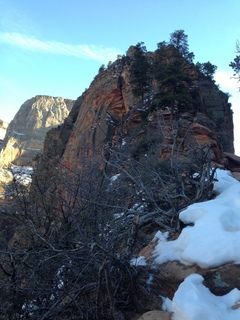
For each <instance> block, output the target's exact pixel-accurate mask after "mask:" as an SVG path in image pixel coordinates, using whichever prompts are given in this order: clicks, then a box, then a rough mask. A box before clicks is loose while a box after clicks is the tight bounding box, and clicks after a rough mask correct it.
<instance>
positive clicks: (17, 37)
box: [0, 32, 121, 63]
mask: <svg viewBox="0 0 240 320" xmlns="http://www.w3.org/2000/svg"><path fill="white" fill-rule="evenodd" d="M0 42H2V43H7V44H11V45H15V46H18V47H21V48H23V49H27V50H34V51H43V52H48V53H52V54H60V55H67V56H73V57H76V58H81V59H92V60H97V61H101V62H105V63H106V62H108V61H110V60H111V61H114V60H116V58H117V55H118V54H119V53H121V52H119V50H117V49H115V48H102V47H98V46H94V45H92V46H89V45H71V44H67V43H61V42H55V41H41V40H38V39H36V38H34V37H27V36H24V35H21V34H19V33H8V32H5V33H4V32H0Z"/></svg>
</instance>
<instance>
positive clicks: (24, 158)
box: [0, 96, 74, 165]
mask: <svg viewBox="0 0 240 320" xmlns="http://www.w3.org/2000/svg"><path fill="white" fill-rule="evenodd" d="M73 103H74V101H73V100H67V99H63V98H55V97H49V96H36V97H34V98H32V99H29V100H27V101H26V102H25V103H24V104H23V105H22V106H21V107H20V109H19V111H18V112H17V114H16V115H15V117H14V119H13V120H12V121H11V123H10V124H9V126H8V129H7V132H6V136H5V138H4V141H3V144H2V148H1V155H0V162H1V165H6V164H8V163H9V162H13V163H14V164H17V165H27V164H28V163H29V162H31V160H32V158H33V157H34V155H35V154H37V153H39V152H41V151H42V149H43V143H44V139H45V135H46V133H47V131H49V130H50V129H51V128H53V127H56V126H58V125H59V124H61V123H62V122H63V121H64V119H65V118H66V117H67V116H68V114H69V111H70V110H71V108H72V105H73Z"/></svg>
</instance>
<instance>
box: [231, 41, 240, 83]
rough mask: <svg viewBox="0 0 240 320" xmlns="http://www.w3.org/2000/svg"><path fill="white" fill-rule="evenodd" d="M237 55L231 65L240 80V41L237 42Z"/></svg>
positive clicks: (235, 75)
mask: <svg viewBox="0 0 240 320" xmlns="http://www.w3.org/2000/svg"><path fill="white" fill-rule="evenodd" d="M236 48H237V55H236V57H235V58H234V60H233V61H232V62H230V64H229V66H230V67H231V68H232V69H233V71H234V72H235V74H234V77H236V78H237V79H238V81H240V43H239V41H237V43H236Z"/></svg>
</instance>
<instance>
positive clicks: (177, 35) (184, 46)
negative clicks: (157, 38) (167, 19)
mask: <svg viewBox="0 0 240 320" xmlns="http://www.w3.org/2000/svg"><path fill="white" fill-rule="evenodd" d="M169 44H171V45H173V46H174V47H175V48H176V49H177V52H178V53H179V54H180V55H181V56H182V57H183V58H184V59H186V60H187V61H188V62H190V63H192V62H193V59H194V54H193V52H189V49H188V47H189V45H188V36H187V35H186V34H185V31H184V30H176V31H174V32H173V33H171V35H170V41H169Z"/></svg>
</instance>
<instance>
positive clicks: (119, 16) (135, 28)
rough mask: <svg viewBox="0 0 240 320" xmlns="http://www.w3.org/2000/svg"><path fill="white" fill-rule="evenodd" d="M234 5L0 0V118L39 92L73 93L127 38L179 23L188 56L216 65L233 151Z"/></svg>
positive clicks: (155, 37) (164, 35) (176, 0)
mask: <svg viewBox="0 0 240 320" xmlns="http://www.w3.org/2000/svg"><path fill="white" fill-rule="evenodd" d="M239 12H240V1H239V0H231V1H226V0H210V1H209V0H201V1H200V0H148V1H142V0H122V1H116V0H111V1H110V0H102V1H98V0H85V1H84V0H0V93H1V99H0V119H2V120H5V121H10V120H11V119H12V118H13V117H14V115H15V114H16V112H17V111H18V109H19V108H20V106H21V104H22V103H23V102H25V101H26V100H27V99H30V98H31V97H34V96H35V95H38V94H44V95H50V96H61V97H64V98H70V99H76V98H77V97H78V96H79V95H81V93H82V92H83V91H84V90H85V88H88V86H89V85H90V83H91V81H92V80H93V78H94V76H95V75H96V73H97V72H98V69H99V67H100V66H101V65H102V64H107V63H108V61H110V60H112V61H114V60H115V59H116V57H117V54H118V53H120V54H121V53H122V54H124V53H125V52H126V51H127V49H128V48H129V46H130V45H135V44H136V43H137V42H140V41H143V42H144V43H145V45H146V47H147V49H148V50H149V51H153V50H155V49H156V47H157V43H158V42H161V41H164V40H165V41H168V40H169V36H170V33H172V32H173V31H175V30H179V29H183V30H185V33H186V34H187V35H188V43H189V49H190V51H193V52H194V54H195V62H197V61H199V62H207V61H210V62H211V63H213V64H215V65H217V66H218V71H217V73H216V81H217V83H219V84H220V85H221V88H222V89H223V91H225V92H229V93H230V94H231V95H232V98H231V101H232V104H233V111H234V121H235V129H236V132H235V148H236V153H238V154H240V142H237V138H238V137H239V136H240V128H239V126H240V125H239V124H238V123H237V121H236V119H240V112H239V110H240V93H239V92H238V89H237V88H236V83H235V81H234V80H231V79H230V77H231V75H232V70H231V68H230V67H229V66H228V65H229V62H230V61H231V60H233V58H234V56H235V44H236V41H237V40H238V39H239V40H240V29H239Z"/></svg>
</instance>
